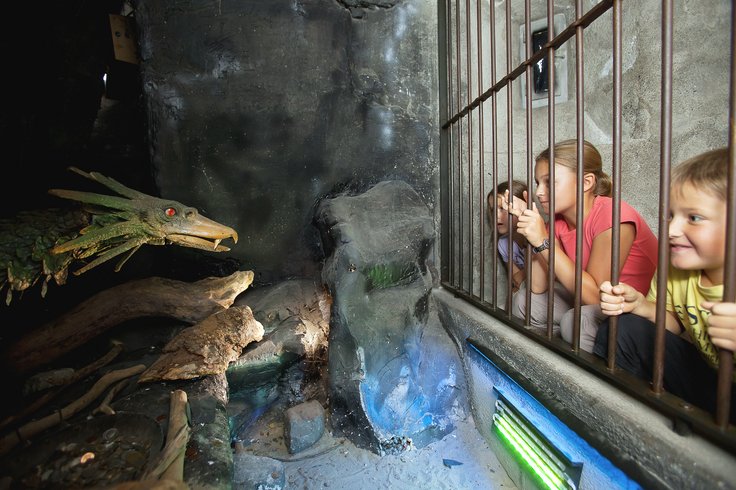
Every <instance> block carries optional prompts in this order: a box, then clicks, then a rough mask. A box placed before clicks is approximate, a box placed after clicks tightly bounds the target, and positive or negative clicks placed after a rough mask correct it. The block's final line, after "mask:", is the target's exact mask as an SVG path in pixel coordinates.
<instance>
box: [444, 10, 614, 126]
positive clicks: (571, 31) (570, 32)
mask: <svg viewBox="0 0 736 490" xmlns="http://www.w3.org/2000/svg"><path fill="white" fill-rule="evenodd" d="M612 2H613V0H603V1H601V2H600V3H598V4H596V5H595V6H593V8H591V9H590V10H588V12H586V13H585V15H583V16H582V17H581V18H580V20H576V21H575V22H573V23H571V24H570V25H569V26H567V28H565V30H564V31H562V32H561V33H559V34H558V35H557V36H555V37H554V38H553V39H549V40H548V41H547V44H545V45H544V46H542V49H540V50H539V51H537V52H536V53H534V54H533V55H532V57H531V58H528V59H526V60H524V61H522V62H521V63H520V64H519V66H517V67H516V68H514V69H513V70H511V71H510V72H509V73H507V74H506V76H505V77H503V78H501V79H500V80H498V81H497V82H496V83H494V84H493V85H492V86H491V87H490V88H489V89H488V90H486V91H485V92H483V93H482V94H480V95H479V96H478V97H477V98H476V99H475V100H473V101H472V102H470V103H469V104H468V105H467V106H465V107H464V108H463V109H462V110H461V111H460V112H458V113H457V114H455V115H454V116H453V117H452V118H450V120H448V121H446V122H445V124H444V126H449V125H450V124H452V123H453V122H455V121H456V120H457V119H459V118H461V117H463V116H464V115H465V114H467V113H468V112H470V111H471V110H473V109H475V108H476V107H478V104H480V103H481V101H484V100H487V99H488V98H489V97H490V96H491V94H493V93H495V92H499V91H500V90H501V89H503V88H504V87H505V86H506V85H507V84H509V83H510V82H511V81H513V80H515V79H516V78H518V77H519V76H520V75H521V74H523V73H524V71H525V70H526V65H531V66H534V65H535V64H536V63H537V62H538V61H539V60H541V59H542V58H543V57H544V56H545V53H546V50H547V49H557V48H559V47H560V46H562V45H563V44H564V43H565V42H566V41H567V40H568V39H570V38H571V37H573V36H574V35H575V31H576V29H577V27H578V25H579V26H582V27H587V26H589V25H590V24H591V23H592V22H593V21H595V20H596V19H597V18H598V17H600V16H601V15H603V14H605V13H606V12H607V11H608V10H609V8H610V7H611V4H612Z"/></svg>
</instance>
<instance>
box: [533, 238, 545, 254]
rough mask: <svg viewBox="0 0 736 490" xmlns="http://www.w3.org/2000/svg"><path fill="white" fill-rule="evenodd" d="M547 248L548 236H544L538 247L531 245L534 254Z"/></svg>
mask: <svg viewBox="0 0 736 490" xmlns="http://www.w3.org/2000/svg"><path fill="white" fill-rule="evenodd" d="M548 248H549V238H545V239H544V241H543V242H542V243H540V244H539V246H538V247H532V252H534V253H535V254H538V253H539V252H541V251H542V250H547V249H548Z"/></svg>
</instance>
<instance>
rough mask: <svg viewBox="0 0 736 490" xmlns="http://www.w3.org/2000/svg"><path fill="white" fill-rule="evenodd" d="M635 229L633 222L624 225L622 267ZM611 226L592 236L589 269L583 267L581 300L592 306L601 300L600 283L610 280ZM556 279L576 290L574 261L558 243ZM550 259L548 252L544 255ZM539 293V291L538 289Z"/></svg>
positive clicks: (622, 228) (570, 290)
mask: <svg viewBox="0 0 736 490" xmlns="http://www.w3.org/2000/svg"><path fill="white" fill-rule="evenodd" d="M635 234H636V228H635V227H634V225H632V224H631V223H622V224H621V237H620V248H619V259H620V260H619V263H620V269H623V265H624V263H625V262H626V258H627V257H628V256H629V252H630V251H631V246H632V245H633V244H634V238H635ZM611 235H612V231H611V229H608V230H606V231H604V232H602V233H600V234H599V235H597V236H596V237H595V238H594V239H593V247H592V248H591V250H590V257H589V258H588V268H587V269H585V270H583V287H582V298H581V299H582V302H583V304H584V305H593V304H596V303H598V302H599V301H600V296H599V294H600V284H601V283H603V281H610V280H611ZM555 252H556V253H555V278H556V279H557V280H558V281H559V282H560V284H562V285H563V286H564V287H565V289H567V290H568V291H569V292H570V294H573V293H574V292H575V261H574V260H573V259H571V258H570V257H568V256H567V255H566V254H565V252H563V250H562V247H561V246H560V245H559V244H556V246H555ZM539 255H542V256H543V257H544V259H545V260H548V257H549V251H547V250H545V251H543V252H542V253H541V254H539ZM535 292H536V291H535Z"/></svg>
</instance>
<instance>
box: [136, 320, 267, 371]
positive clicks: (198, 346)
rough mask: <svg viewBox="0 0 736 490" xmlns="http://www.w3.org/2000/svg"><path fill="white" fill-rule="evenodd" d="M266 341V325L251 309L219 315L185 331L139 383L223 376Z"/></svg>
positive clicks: (177, 336) (167, 347)
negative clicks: (253, 347) (250, 348)
mask: <svg viewBox="0 0 736 490" xmlns="http://www.w3.org/2000/svg"><path fill="white" fill-rule="evenodd" d="M262 338H263V325H261V323H260V322H259V321H258V320H256V319H255V318H254V317H253V312H252V311H251V309H250V308H249V307H248V306H233V307H232V308H229V309H227V310H224V311H218V312H217V313H214V314H212V315H210V316H209V317H207V318H205V319H204V320H202V321H201V322H200V323H198V324H196V325H194V326H192V327H188V328H185V329H184V330H182V331H181V332H179V333H178V334H177V335H176V337H174V338H173V339H171V341H169V343H168V344H166V345H165V346H164V348H163V353H162V354H161V356H160V357H159V358H158V359H156V361H155V362H154V363H153V364H152V365H151V367H149V368H148V369H147V370H146V371H145V372H144V373H143V374H141V375H140V377H139V378H138V382H139V383H144V382H150V381H173V380H180V379H193V378H199V377H201V376H207V375H211V374H222V373H224V372H225V371H226V370H227V368H228V366H230V363H231V362H232V361H234V360H236V359H237V358H238V357H239V356H240V355H241V354H242V353H243V349H244V348H245V347H246V346H247V345H248V344H250V343H251V342H258V341H260V340H261V339H262Z"/></svg>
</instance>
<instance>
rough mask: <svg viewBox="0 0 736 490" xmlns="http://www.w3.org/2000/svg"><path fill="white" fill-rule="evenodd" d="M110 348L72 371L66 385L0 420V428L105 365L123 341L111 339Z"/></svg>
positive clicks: (42, 404)
mask: <svg viewBox="0 0 736 490" xmlns="http://www.w3.org/2000/svg"><path fill="white" fill-rule="evenodd" d="M112 344H113V345H112V349H110V351H109V352H108V353H107V354H105V355H104V356H102V357H100V358H99V359H97V360H96V361H95V362H93V363H91V364H88V365H87V366H84V367H83V368H81V369H79V370H78V371H76V372H75V373H74V375H73V376H72V377H71V379H69V381H68V383H67V384H66V386H59V387H57V388H54V389H52V390H50V391H48V392H47V393H44V394H43V395H41V396H40V397H38V398H37V399H36V400H35V401H34V402H33V403H31V404H30V405H28V406H27V407H25V408H24V409H23V410H22V411H21V412H20V413H18V414H16V415H13V416H10V417H8V418H6V419H4V420H3V421H2V422H0V429H2V428H4V427H7V426H8V425H17V424H19V423H20V422H22V421H23V420H25V419H26V418H27V417H28V416H29V415H31V414H33V413H35V412H37V411H38V410H39V409H40V408H41V407H43V406H44V405H46V404H47V403H49V402H50V401H51V400H53V399H54V398H56V397H57V396H58V395H59V394H60V393H61V392H63V391H64V389H65V388H66V387H68V386H69V385H71V384H73V383H75V382H77V381H79V380H80V379H84V378H86V377H87V376H89V375H90V374H92V373H94V372H95V371H97V370H98V369H100V368H101V367H103V366H106V365H107V364H108V363H109V362H110V361H112V360H113V359H115V358H116V357H117V355H118V354H120V353H121V352H122V351H123V343H122V342H119V341H113V342H112Z"/></svg>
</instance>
